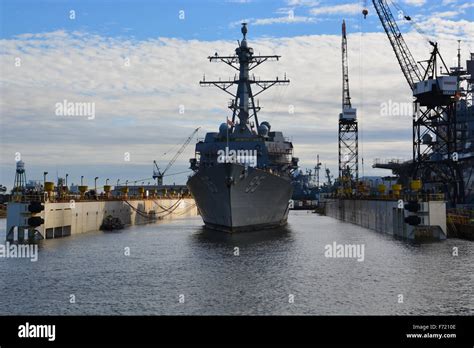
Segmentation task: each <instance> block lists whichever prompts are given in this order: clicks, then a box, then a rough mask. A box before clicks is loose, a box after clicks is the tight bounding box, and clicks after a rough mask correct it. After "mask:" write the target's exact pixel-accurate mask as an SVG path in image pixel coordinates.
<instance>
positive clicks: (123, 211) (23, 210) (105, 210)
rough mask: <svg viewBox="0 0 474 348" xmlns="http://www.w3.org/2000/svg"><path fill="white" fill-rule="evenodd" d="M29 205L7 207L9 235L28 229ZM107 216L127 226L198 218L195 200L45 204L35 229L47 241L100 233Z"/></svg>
mask: <svg viewBox="0 0 474 348" xmlns="http://www.w3.org/2000/svg"><path fill="white" fill-rule="evenodd" d="M28 205H29V203H15V202H11V203H9V204H8V209H7V234H10V231H12V232H14V231H15V230H16V229H17V230H18V232H17V233H20V234H21V233H23V232H22V231H24V230H27V229H28V218H29V217H31V214H30V213H29V212H28ZM137 211H138V212H137ZM108 215H111V216H113V217H116V218H119V219H120V221H121V222H122V223H123V224H125V225H135V224H144V223H147V222H150V221H154V220H155V219H160V220H161V219H171V218H176V217H185V216H196V215H197V208H196V205H195V203H194V199H192V198H182V199H178V198H171V199H156V200H129V201H121V200H116V201H112V200H111V201H76V202H71V203H69V202H46V203H44V211H42V212H41V213H38V214H35V216H41V217H42V218H43V219H44V224H43V225H41V226H39V227H36V230H37V231H38V232H40V233H41V235H42V236H43V237H44V238H47V239H50V238H58V237H65V236H69V235H72V234H79V233H85V232H90V231H97V230H99V229H100V226H101V224H102V222H103V220H104V218H105V217H106V216H108ZM15 227H16V229H15ZM12 237H13V238H14V236H12V235H10V236H8V235H7V238H10V239H11V238H12ZM21 237H23V236H19V238H18V239H20V240H21V239H23V238H21ZM24 238H27V236H24ZM14 239H17V238H14Z"/></svg>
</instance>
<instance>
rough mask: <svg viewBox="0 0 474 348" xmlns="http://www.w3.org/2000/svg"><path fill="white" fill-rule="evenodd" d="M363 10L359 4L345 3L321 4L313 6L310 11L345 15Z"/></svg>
mask: <svg viewBox="0 0 474 348" xmlns="http://www.w3.org/2000/svg"><path fill="white" fill-rule="evenodd" d="M361 11H362V7H361V6H360V5H359V4H343V5H334V6H321V7H316V8H312V9H311V10H310V11H309V12H310V13H311V14H312V15H315V16H317V15H322V14H327V15H334V14H337V15H344V14H357V13H360V12H361Z"/></svg>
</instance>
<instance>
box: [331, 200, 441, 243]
mask: <svg viewBox="0 0 474 348" xmlns="http://www.w3.org/2000/svg"><path fill="white" fill-rule="evenodd" d="M412 203H413V202H412ZM412 205H413V204H412ZM416 205H417V206H416V209H412V210H416V212H413V211H409V210H408V209H406V208H407V203H406V202H404V201H402V200H400V199H350V198H347V199H344V198H333V199H327V200H326V202H325V214H326V215H327V216H331V217H333V218H336V219H339V220H342V221H346V222H350V223H353V224H356V225H359V226H362V227H365V228H368V229H371V230H374V231H377V232H382V233H388V234H391V235H393V236H396V237H401V238H406V239H408V240H413V241H421V240H444V239H446V237H447V228H446V203H445V202H444V201H442V200H427V201H417V202H416ZM408 208H410V206H409V207H408ZM418 218H419V219H418ZM413 221H416V223H415V224H413Z"/></svg>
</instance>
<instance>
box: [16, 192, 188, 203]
mask: <svg viewBox="0 0 474 348" xmlns="http://www.w3.org/2000/svg"><path fill="white" fill-rule="evenodd" d="M179 198H192V196H191V195H190V194H168V195H156V196H148V197H145V196H140V195H127V196H124V195H123V196H106V195H99V196H92V197H91V196H85V197H81V196H80V195H67V196H62V197H51V198H49V197H48V195H47V194H46V193H45V194H44V195H42V194H36V195H21V196H20V195H17V196H12V197H11V199H10V202H14V203H30V202H41V203H46V202H48V203H71V201H74V202H103V201H133V200H150V201H151V200H156V199H179Z"/></svg>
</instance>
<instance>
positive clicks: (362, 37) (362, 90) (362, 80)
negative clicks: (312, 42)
mask: <svg viewBox="0 0 474 348" xmlns="http://www.w3.org/2000/svg"><path fill="white" fill-rule="evenodd" d="M365 5H366V2H365V1H364V8H366V7H365ZM364 20H365V19H364ZM364 20H362V17H360V19H359V21H360V23H359V25H360V43H359V81H360V88H359V89H360V111H361V112H360V113H359V115H358V119H359V120H358V122H359V125H358V129H359V131H360V155H361V156H360V158H361V169H362V176H361V177H360V178H359V180H360V179H361V178H363V177H364V174H365V172H364V127H362V125H363V122H362V121H363V118H362V115H364V111H365V103H364V68H363V62H364V60H363V59H362V52H363V42H364V27H363V26H364Z"/></svg>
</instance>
